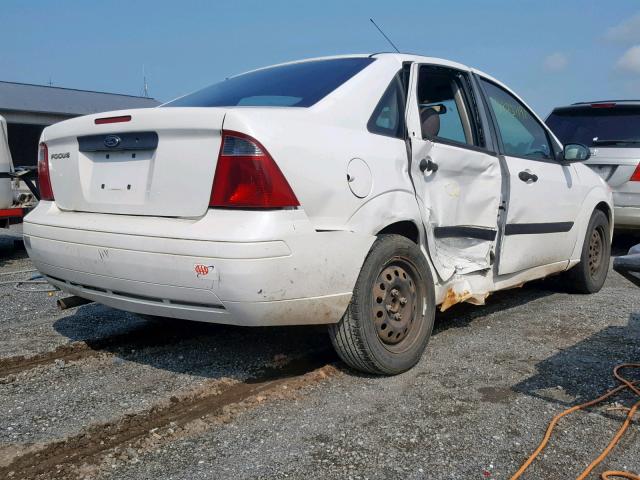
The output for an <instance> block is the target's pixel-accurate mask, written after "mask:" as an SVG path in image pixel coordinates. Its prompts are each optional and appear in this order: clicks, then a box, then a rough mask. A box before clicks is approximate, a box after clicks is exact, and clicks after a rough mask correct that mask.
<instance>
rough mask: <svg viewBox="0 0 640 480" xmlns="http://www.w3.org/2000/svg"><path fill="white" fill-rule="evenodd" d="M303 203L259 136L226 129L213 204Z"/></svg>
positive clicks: (269, 205) (272, 205)
mask: <svg viewBox="0 0 640 480" xmlns="http://www.w3.org/2000/svg"><path fill="white" fill-rule="evenodd" d="M298 205H300V203H299V202H298V199H297V198H296V196H295V194H294V193H293V190H291V187H290V186H289V183H288V182H287V180H286V179H285V178H284V175H283V174H282V172H281V171H280V169H279V168H278V165H277V164H276V162H275V161H274V160H273V158H271V155H269V152H267V150H266V149H265V148H264V147H263V146H262V145H261V144H260V142H258V141H257V140H256V139H254V138H252V137H250V136H248V135H245V134H244V133H239V132H232V131H223V132H222V146H221V147H220V154H219V155H218V165H217V167H216V174H215V178H214V179H213V188H212V189H211V200H210V202H209V206H210V207H238V208H282V207H297V206H298Z"/></svg>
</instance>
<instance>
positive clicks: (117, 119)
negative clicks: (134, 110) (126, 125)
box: [94, 115, 131, 125]
mask: <svg viewBox="0 0 640 480" xmlns="http://www.w3.org/2000/svg"><path fill="white" fill-rule="evenodd" d="M130 120H131V115H122V116H120V117H105V118H96V119H95V120H94V122H95V124H96V125H102V124H103V123H120V122H128V121H130Z"/></svg>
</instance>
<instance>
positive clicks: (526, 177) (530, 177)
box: [518, 170, 538, 183]
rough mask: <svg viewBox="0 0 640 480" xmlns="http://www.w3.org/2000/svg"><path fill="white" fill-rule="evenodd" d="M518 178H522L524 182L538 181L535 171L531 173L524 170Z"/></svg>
mask: <svg viewBox="0 0 640 480" xmlns="http://www.w3.org/2000/svg"><path fill="white" fill-rule="evenodd" d="M518 178H519V179H520V180H522V181H523V182H526V183H529V182H537V181H538V176H537V175H536V174H535V173H531V172H530V171H528V170H523V171H521V172H520V173H519V174H518Z"/></svg>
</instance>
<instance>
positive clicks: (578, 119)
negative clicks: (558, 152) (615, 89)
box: [547, 106, 640, 147]
mask: <svg viewBox="0 0 640 480" xmlns="http://www.w3.org/2000/svg"><path fill="white" fill-rule="evenodd" d="M547 125H549V128H551V130H553V133H555V134H556V136H557V137H558V138H559V139H560V141H561V142H562V143H563V144H567V143H583V144H585V145H587V146H588V147H593V146H597V145H601V146H616V147H625V146H635V147H638V144H640V107H637V106H617V107H612V108H593V107H591V106H588V107H572V108H562V109H557V110H554V111H553V113H551V115H549V118H548V119H547Z"/></svg>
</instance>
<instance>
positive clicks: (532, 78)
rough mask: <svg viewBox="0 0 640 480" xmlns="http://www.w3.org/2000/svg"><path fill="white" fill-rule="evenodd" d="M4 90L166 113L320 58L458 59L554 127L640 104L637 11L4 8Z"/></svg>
mask: <svg viewBox="0 0 640 480" xmlns="http://www.w3.org/2000/svg"><path fill="white" fill-rule="evenodd" d="M0 4H1V8H0V38H1V40H2V41H1V42H0V80H6V81H15V82H24V83H35V84H49V82H51V83H52V84H53V85H54V86H60V87H69V88H79V89H87V90H97V91H107V92H114V93H125V94H132V95H139V94H140V93H141V92H142V86H143V69H144V72H145V73H146V77H147V82H148V87H149V94H150V95H151V96H153V97H154V98H157V99H159V100H161V101H167V100H170V99H172V98H174V97H177V96H179V95H182V94H185V93H188V92H190V91H193V90H195V89H197V88H200V87H203V86H206V85H208V84H211V83H214V82H217V81H220V80H223V79H224V78H225V77H228V76H230V75H234V74H237V73H241V72H243V71H246V70H250V69H253V68H257V67H261V66H267V65H271V64H274V63H279V62H284V61H289V60H296V59H300V58H308V57H315V56H323V55H334V54H345V53H368V52H379V51H389V50H390V49H391V47H390V46H389V44H388V43H387V42H386V40H385V39H384V38H383V37H382V36H381V35H380V34H379V33H378V32H377V31H376V30H375V28H374V27H373V25H372V24H371V23H370V22H369V18H370V17H373V18H374V19H375V20H376V22H377V23H378V24H379V25H380V26H381V27H382V28H383V30H384V31H385V32H386V33H387V35H388V36H389V37H390V38H391V39H392V40H393V42H394V43H395V44H396V45H397V46H398V48H399V49H400V50H401V51H403V52H408V53H417V54H421V55H428V56H434V57H442V58H447V59H449V60H454V61H458V62H461V63H464V64H467V65H469V66H473V67H476V68H479V69H480V70H483V71H485V72H486V73H488V74H490V75H492V76H493V77H496V78H498V79H499V80H501V81H503V82H504V83H506V84H507V85H509V86H510V87H511V88H512V89H514V90H515V91H516V92H517V93H518V94H519V95H520V96H522V97H523V98H524V99H525V100H526V101H527V103H529V105H531V106H532V107H533V108H534V109H535V110H536V111H537V112H538V113H539V114H540V115H542V116H546V115H547V114H548V113H549V112H550V110H551V109H552V108H553V107H554V106H557V105H566V104H568V103H572V102H577V101H591V100H602V99H623V98H635V99H638V98H640V2H638V1H637V0H610V1H608V2H605V1H592V0H563V1H557V0H556V1H546V0H537V1H529V0H510V1H507V0H504V1H493V0H485V1H471V0H458V1H455V2H453V1H448V2H447V1H411V0H407V1H403V0H394V1H390V0H387V1H375V0H371V1H349V0H338V1H334V0H323V1H318V2H305V1H302V0H299V1H279V0H272V1H249V0H236V1H224V2H222V1H195V0H179V1H175V0H174V1H165V0H155V1H135V0H129V1H126V2H125V1H108V0H103V1H65V0H59V1H54V0H50V1H44V0H29V1H24V0H0Z"/></svg>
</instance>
